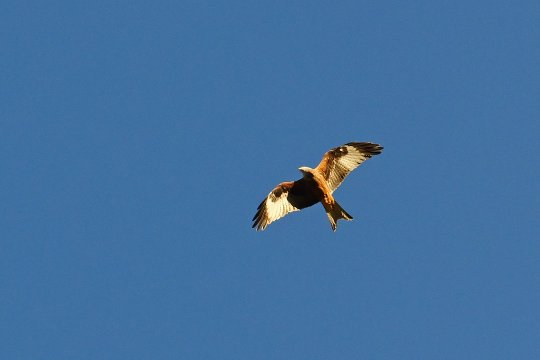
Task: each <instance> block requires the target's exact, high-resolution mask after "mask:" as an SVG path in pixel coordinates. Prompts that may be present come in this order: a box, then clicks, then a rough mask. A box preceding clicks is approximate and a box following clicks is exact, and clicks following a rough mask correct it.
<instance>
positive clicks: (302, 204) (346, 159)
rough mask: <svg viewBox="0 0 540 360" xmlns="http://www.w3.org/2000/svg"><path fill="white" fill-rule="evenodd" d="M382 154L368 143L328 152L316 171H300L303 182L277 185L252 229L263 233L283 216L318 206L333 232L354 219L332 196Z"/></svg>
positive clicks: (345, 146) (263, 204)
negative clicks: (322, 210)
mask: <svg viewBox="0 0 540 360" xmlns="http://www.w3.org/2000/svg"><path fill="white" fill-rule="evenodd" d="M382 150H383V147H382V146H381V145H379V144H375V143H371V142H349V143H347V144H344V145H341V146H338V147H335V148H332V149H330V150H329V151H327V152H326V153H325V154H324V156H323V158H322V160H321V162H320V163H319V165H317V167H316V168H314V169H312V168H310V167H307V166H301V167H299V168H298V170H299V171H300V172H301V173H302V178H301V179H299V180H296V181H285V182H282V183H280V184H279V185H277V186H276V187H275V188H274V189H273V190H272V191H271V192H270V193H269V194H268V196H267V197H266V198H265V199H264V200H263V201H262V202H261V204H260V205H259V206H258V207H257V212H256V213H255V216H254V217H253V219H252V222H253V225H252V228H254V229H255V230H257V231H259V230H261V231H262V230H264V229H266V227H267V226H268V225H270V224H271V223H272V222H274V221H276V220H278V219H281V218H282V217H284V216H285V215H287V214H289V213H291V212H294V211H299V210H301V209H304V208H307V207H310V206H312V205H315V204H317V203H319V202H320V203H322V205H323V207H324V210H325V211H326V215H327V216H328V220H329V221H330V226H331V227H332V230H333V231H336V229H337V221H338V220H340V219H344V220H352V219H353V217H352V216H351V215H350V214H349V213H348V212H347V211H345V210H344V209H343V208H342V207H341V206H340V205H339V204H338V203H337V201H336V200H335V199H334V197H333V195H332V194H333V192H334V191H335V190H336V189H337V188H338V187H339V186H340V185H341V183H342V182H343V180H345V178H346V177H347V175H349V173H350V172H351V171H353V170H354V169H356V168H357V167H358V166H360V164H362V163H363V162H364V161H366V160H367V159H369V158H371V157H372V156H373V155H378V154H380V153H381V152H382Z"/></svg>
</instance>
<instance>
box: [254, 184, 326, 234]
mask: <svg viewBox="0 0 540 360" xmlns="http://www.w3.org/2000/svg"><path fill="white" fill-rule="evenodd" d="M318 201H319V200H318V199H317V198H316V196H315V194H314V192H313V191H312V190H311V189H310V187H309V185H308V184H307V182H306V181H305V180H304V179H300V180H297V181H294V182H292V181H289V182H283V183H281V184H279V185H278V186H276V188H275V189H274V190H272V191H271V192H270V194H268V196H267V197H266V199H264V200H263V201H262V202H261V204H260V205H259V207H258V208H257V213H256V214H255V216H254V217H253V226H252V227H253V228H256V229H257V230H264V229H265V228H266V227H267V226H268V225H269V224H270V223H272V222H273V221H276V220H278V219H280V218H282V217H284V216H285V215H287V214H288V213H291V212H293V211H298V210H300V209H303V208H306V207H308V206H311V205H314V204H316V203H317V202H318Z"/></svg>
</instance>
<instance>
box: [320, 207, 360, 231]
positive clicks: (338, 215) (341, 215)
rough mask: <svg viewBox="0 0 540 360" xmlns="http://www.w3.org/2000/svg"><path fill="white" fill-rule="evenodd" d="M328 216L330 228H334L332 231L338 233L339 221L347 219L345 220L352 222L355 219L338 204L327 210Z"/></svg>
mask: <svg viewBox="0 0 540 360" xmlns="http://www.w3.org/2000/svg"><path fill="white" fill-rule="evenodd" d="M326 215H327V216H328V220H330V226H332V230H334V231H336V228H337V221H338V220H339V219H345V220H352V219H353V217H352V216H351V215H349V213H348V212H346V211H345V210H344V209H343V208H342V207H341V205H339V204H338V203H337V202H334V204H333V205H332V206H331V208H330V209H327V211H326Z"/></svg>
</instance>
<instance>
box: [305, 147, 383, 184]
mask: <svg viewBox="0 0 540 360" xmlns="http://www.w3.org/2000/svg"><path fill="white" fill-rule="evenodd" d="M382 150H383V147H382V146H381V145H379V144H373V143H369V142H351V143H348V144H345V145H342V146H339V147H336V148H333V149H331V150H329V151H328V152H326V153H325V154H324V156H323V158H322V160H321V162H320V164H319V165H318V166H317V167H316V168H315V170H317V171H319V172H320V173H321V174H322V175H323V177H324V179H325V180H326V182H327V183H328V187H329V188H330V191H332V192H333V191H334V190H336V189H337V188H338V187H339V185H341V183H342V182H343V180H344V179H345V178H346V177H347V175H349V173H350V172H351V171H353V170H354V169H356V168H357V167H358V166H360V164H362V163H363V162H364V161H366V160H367V159H369V158H370V157H372V156H373V155H378V154H380V153H381V152H382Z"/></svg>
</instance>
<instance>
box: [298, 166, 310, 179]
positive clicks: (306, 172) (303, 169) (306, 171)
mask: <svg viewBox="0 0 540 360" xmlns="http://www.w3.org/2000/svg"><path fill="white" fill-rule="evenodd" d="M298 170H300V172H301V173H302V175H303V176H304V177H313V173H312V171H313V169H312V168H309V167H307V166H300V167H299V168H298Z"/></svg>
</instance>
